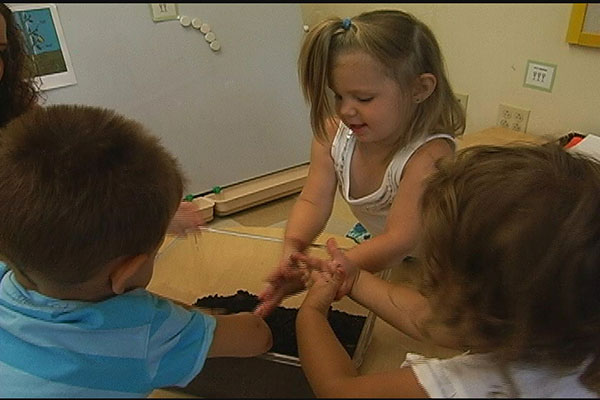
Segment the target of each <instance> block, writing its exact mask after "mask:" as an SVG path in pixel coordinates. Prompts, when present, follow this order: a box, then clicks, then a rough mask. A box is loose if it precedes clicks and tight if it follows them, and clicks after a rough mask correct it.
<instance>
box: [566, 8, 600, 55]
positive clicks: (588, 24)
mask: <svg viewBox="0 0 600 400" xmlns="http://www.w3.org/2000/svg"><path fill="white" fill-rule="evenodd" d="M567 42H569V43H571V44H578V45H580V46H589V47H600V4H598V3H577V4H573V6H572V8H571V18H570V20H569V28H568V30H567Z"/></svg>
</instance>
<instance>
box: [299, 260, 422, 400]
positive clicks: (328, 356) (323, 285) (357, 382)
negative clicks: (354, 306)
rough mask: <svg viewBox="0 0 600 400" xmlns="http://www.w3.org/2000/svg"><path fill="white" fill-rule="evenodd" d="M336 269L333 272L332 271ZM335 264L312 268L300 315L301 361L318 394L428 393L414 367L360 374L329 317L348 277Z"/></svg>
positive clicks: (329, 395)
mask: <svg viewBox="0 0 600 400" xmlns="http://www.w3.org/2000/svg"><path fill="white" fill-rule="evenodd" d="M331 271H333V272H331ZM339 271H342V270H341V269H339V270H337V271H336V270H335V267H332V268H330V269H329V270H328V271H325V272H322V271H317V270H313V271H312V272H311V277H312V280H313V281H314V283H313V285H312V287H311V288H310V289H309V291H308V293H307V295H306V297H305V299H304V302H303V303H302V306H301V307H300V310H299V311H298V315H297V317H296V332H297V338H298V352H299V355H300V363H301V365H302V369H303V370H304V373H305V374H306V377H307V379H308V382H309V383H310V386H311V387H312V389H313V391H314V392H315V394H316V395H317V396H318V397H341V398H344V397H370V398H374V397H412V398H417V397H427V394H426V393H425V391H424V390H423V389H422V388H421V386H420V385H419V383H418V382H417V379H416V377H415V375H414V373H413V372H412V370H411V369H410V368H401V369H398V370H396V371H391V372H386V373H380V374H373V375H364V376H361V375H359V373H358V371H357V370H356V368H355V367H354V364H353V363H352V360H351V359H350V357H349V355H348V353H347V352H346V351H345V349H344V347H343V346H342V344H341V343H340V342H339V340H338V339H337V337H336V336H335V334H334V332H333V330H332V329H331V326H330V325H329V322H328V321H327V310H328V308H329V305H330V304H331V302H332V301H333V299H334V297H335V295H336V293H337V291H338V290H339V287H340V285H341V284H342V283H343V281H344V276H343V275H344V274H343V272H339Z"/></svg>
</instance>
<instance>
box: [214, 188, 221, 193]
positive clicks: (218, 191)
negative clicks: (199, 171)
mask: <svg viewBox="0 0 600 400" xmlns="http://www.w3.org/2000/svg"><path fill="white" fill-rule="evenodd" d="M213 193H215V194H219V193H221V186H215V187H213Z"/></svg>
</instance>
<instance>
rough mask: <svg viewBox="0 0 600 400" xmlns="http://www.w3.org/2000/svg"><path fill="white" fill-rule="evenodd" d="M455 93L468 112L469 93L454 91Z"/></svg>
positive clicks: (464, 109)
mask: <svg viewBox="0 0 600 400" xmlns="http://www.w3.org/2000/svg"><path fill="white" fill-rule="evenodd" d="M454 95H455V96H456V100H458V102H459V103H460V105H461V106H462V109H463V111H464V112H465V114H466V113H467V103H468V102H469V95H468V94H464V93H454Z"/></svg>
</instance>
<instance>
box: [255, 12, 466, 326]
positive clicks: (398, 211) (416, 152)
mask: <svg viewBox="0 0 600 400" xmlns="http://www.w3.org/2000/svg"><path fill="white" fill-rule="evenodd" d="M298 70H299V76H300V81H301V86H302V89H303V92H304V95H305V97H306V99H307V100H308V102H309V103H310V106H311V112H310V121H311V125H312V127H313V133H314V136H315V137H314V140H313V143H312V148H311V159H310V169H309V173H308V177H307V181H306V183H305V185H304V187H303V189H302V193H301V194H300V196H299V197H298V200H297V201H296V203H295V204H294V207H293V208H292V212H291V214H290V216H289V218H288V222H287V225H286V230H285V234H284V243H283V252H282V255H281V258H280V262H279V264H278V266H277V267H276V268H275V270H274V271H273V272H272V273H271V274H270V275H269V276H268V277H267V281H268V285H267V287H266V288H265V290H264V291H263V292H262V293H261V294H260V298H261V300H262V303H261V305H260V306H259V308H258V309H257V310H256V312H257V313H258V314H261V315H266V314H268V313H269V312H271V311H272V310H273V309H274V308H275V307H276V306H277V304H279V302H281V300H282V299H283V298H284V297H285V296H287V295H290V294H292V293H294V292H296V291H298V290H300V289H302V288H303V285H302V282H301V280H300V274H299V273H298V271H297V269H296V268H295V265H294V263H293V262H292V261H291V259H290V254H292V253H293V252H296V251H304V250H305V249H306V248H307V246H308V245H309V244H310V243H311V242H312V241H313V239H314V238H315V237H316V236H317V235H318V234H319V233H320V232H321V231H322V229H323V228H324V226H325V224H326V222H327V220H328V219H329V217H330V215H331V210H332V206H333V202H334V198H335V192H336V189H338V188H339V191H340V194H341V196H342V197H343V198H344V200H345V201H346V202H347V203H348V205H349V206H350V209H351V210H352V212H353V213H354V215H355V216H356V218H357V219H358V220H359V222H360V223H361V224H362V225H364V226H365V227H366V228H367V230H368V231H369V232H370V234H372V235H373V237H371V238H370V239H369V240H366V241H364V242H361V243H360V244H358V245H357V246H355V247H354V248H352V249H351V250H350V251H348V253H347V256H348V259H349V262H352V263H353V264H355V265H356V266H357V267H358V268H362V269H365V270H366V271H372V272H376V271H381V270H383V269H388V268H390V267H392V266H394V265H398V264H400V263H401V261H402V260H403V259H404V258H405V257H407V256H409V255H411V252H412V251H413V250H414V248H415V246H416V244H417V238H418V234H419V229H420V225H421V221H420V219H419V211H418V204H419V198H420V197H421V193H422V191H423V181H424V179H426V177H427V176H428V175H429V174H430V173H431V172H432V171H433V169H434V167H433V165H434V163H435V161H436V160H438V159H440V158H442V157H445V156H449V155H451V154H453V152H454V148H455V143H454V137H455V136H456V135H459V134H462V132H463V130H464V125H465V116H464V112H463V110H462V108H461V107H460V104H459V103H458V101H457V100H456V97H455V96H454V94H453V92H452V88H451V86H450V83H449V81H448V78H447V77H446V72H445V69H444V62H443V58H442V54H441V51H440V48H439V45H438V43H437V41H436V39H435V36H434V35H433V33H432V32H431V30H430V29H429V28H428V27H427V26H426V25H425V24H424V23H423V22H421V21H419V20H418V19H417V18H415V17H414V16H412V15H410V14H408V13H405V12H402V11H399V10H377V11H371V12H366V13H363V14H360V15H359V16H357V17H354V18H351V19H350V18H345V19H341V18H328V19H325V20H324V21H322V22H320V23H318V24H317V25H315V26H314V27H313V28H312V29H311V31H310V32H309V33H308V34H307V36H306V38H305V40H304V43H303V45H302V49H301V52H300V57H299V60H298ZM332 100H333V102H332ZM332 103H333V104H332Z"/></svg>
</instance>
